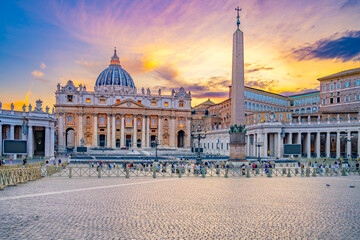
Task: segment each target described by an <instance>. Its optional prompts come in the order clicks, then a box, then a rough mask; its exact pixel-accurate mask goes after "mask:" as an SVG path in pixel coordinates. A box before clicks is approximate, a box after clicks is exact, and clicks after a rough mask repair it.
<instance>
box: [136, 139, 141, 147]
mask: <svg viewBox="0 0 360 240" xmlns="http://www.w3.org/2000/svg"><path fill="white" fill-rule="evenodd" d="M136 145H137V147H138V148H141V139H138V140H137V143H136Z"/></svg>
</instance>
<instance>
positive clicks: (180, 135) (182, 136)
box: [177, 130, 185, 148]
mask: <svg viewBox="0 0 360 240" xmlns="http://www.w3.org/2000/svg"><path fill="white" fill-rule="evenodd" d="M177 142H178V143H177V147H178V148H183V147H184V145H185V144H184V142H185V132H184V131H183V130H180V131H179V132H178V137H177Z"/></svg>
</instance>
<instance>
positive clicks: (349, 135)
mask: <svg viewBox="0 0 360 240" xmlns="http://www.w3.org/2000/svg"><path fill="white" fill-rule="evenodd" d="M347 139H348V141H346V155H347V156H350V157H351V132H348V133H347ZM347 156H346V157H347Z"/></svg>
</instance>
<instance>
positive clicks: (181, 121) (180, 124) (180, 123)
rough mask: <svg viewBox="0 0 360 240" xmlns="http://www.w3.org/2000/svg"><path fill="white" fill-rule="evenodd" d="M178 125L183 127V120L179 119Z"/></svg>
mask: <svg viewBox="0 0 360 240" xmlns="http://www.w3.org/2000/svg"><path fill="white" fill-rule="evenodd" d="M179 127H181V128H183V127H184V120H182V119H180V122H179Z"/></svg>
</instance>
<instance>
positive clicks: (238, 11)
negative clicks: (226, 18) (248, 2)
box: [235, 7, 241, 29]
mask: <svg viewBox="0 0 360 240" xmlns="http://www.w3.org/2000/svg"><path fill="white" fill-rule="evenodd" d="M235 11H237V22H236V24H237V28H238V29H239V26H240V11H241V8H240V7H237V8H235Z"/></svg>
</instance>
